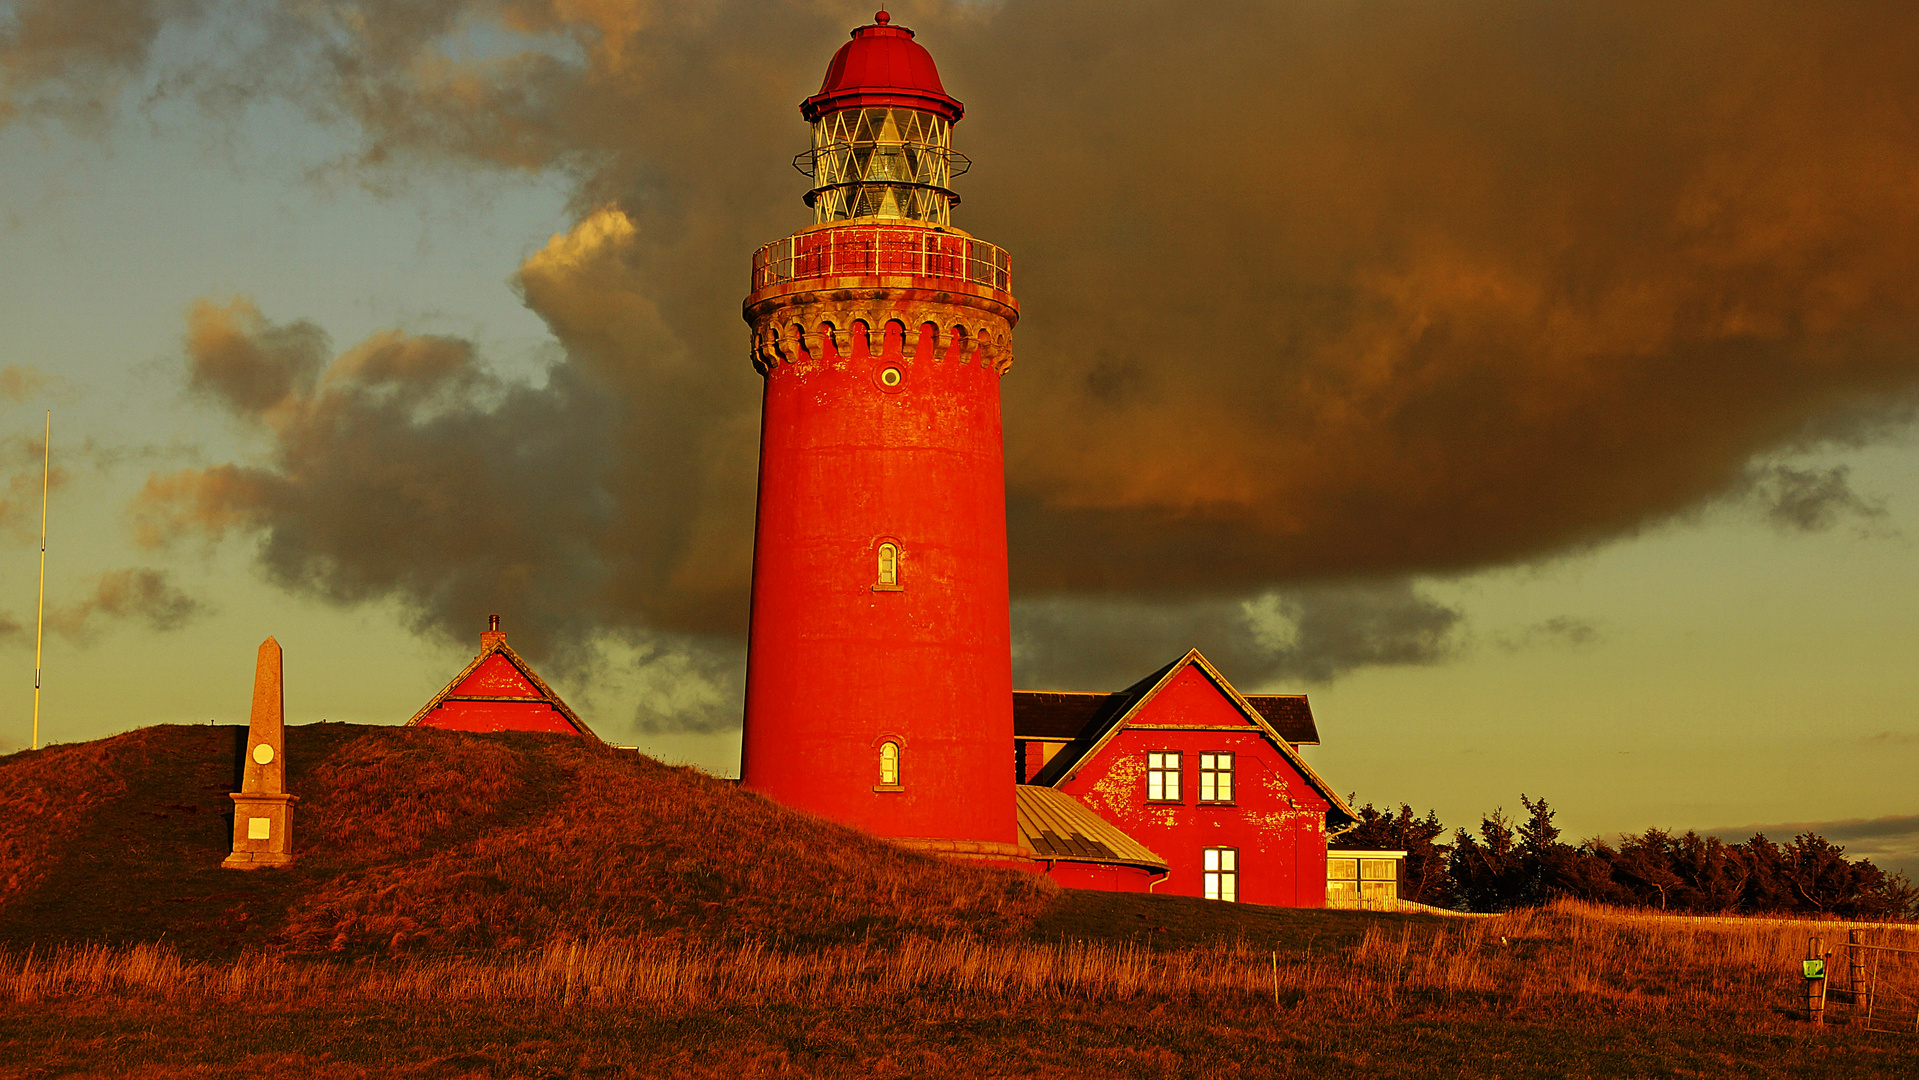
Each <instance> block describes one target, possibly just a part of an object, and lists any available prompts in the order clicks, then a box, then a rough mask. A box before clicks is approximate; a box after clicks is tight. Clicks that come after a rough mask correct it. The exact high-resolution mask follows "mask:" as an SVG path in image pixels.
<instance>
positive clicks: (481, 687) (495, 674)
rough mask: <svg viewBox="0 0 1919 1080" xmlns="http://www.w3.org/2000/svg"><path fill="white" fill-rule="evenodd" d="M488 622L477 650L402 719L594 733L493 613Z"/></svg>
mask: <svg viewBox="0 0 1919 1080" xmlns="http://www.w3.org/2000/svg"><path fill="white" fill-rule="evenodd" d="M488 626H489V629H488V630H487V631H486V632H485V633H483V634H481V635H480V655H478V656H476V657H474V658H473V662H472V663H470V664H468V665H467V666H466V668H465V670H463V671H461V672H460V673H459V674H458V675H455V676H454V677H453V681H452V682H450V683H447V684H446V689H444V690H441V691H440V692H439V693H438V694H435V695H434V696H433V700H431V701H429V702H427V703H426V706H425V707H424V708H422V709H421V710H420V711H419V712H417V713H414V714H413V719H411V720H408V721H407V724H408V725H409V726H411V725H413V724H418V725H420V726H422V727H437V728H448V729H450V730H453V731H547V732H556V733H558V734H562V735H584V736H586V737H587V738H589V739H597V738H599V736H597V735H595V734H593V730H592V729H591V728H589V727H587V726H586V722H585V721H583V720H581V719H580V718H579V716H577V715H576V714H575V713H574V712H573V710H572V709H569V708H567V706H566V702H564V701H561V700H560V695H558V694H556V693H554V692H553V688H552V687H550V686H548V685H547V684H546V680H544V679H542V678H540V677H539V676H538V675H535V674H534V673H533V669H532V668H531V667H529V666H528V665H527V662H526V661H525V660H522V659H520V654H519V653H516V652H514V651H513V648H512V646H510V645H508V644H507V643H506V635H505V634H503V633H501V632H500V617H499V616H498V615H494V616H492V617H491V618H490V619H488Z"/></svg>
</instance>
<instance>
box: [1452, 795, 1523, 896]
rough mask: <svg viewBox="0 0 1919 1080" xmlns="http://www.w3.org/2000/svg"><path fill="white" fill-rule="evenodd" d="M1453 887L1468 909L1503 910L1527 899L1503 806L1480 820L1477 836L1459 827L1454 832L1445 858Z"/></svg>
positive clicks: (1517, 851)
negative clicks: (1451, 846) (1449, 855)
mask: <svg viewBox="0 0 1919 1080" xmlns="http://www.w3.org/2000/svg"><path fill="white" fill-rule="evenodd" d="M1447 861H1448V864H1449V865H1450V867H1451V868H1452V874H1453V889H1454V890H1455V892H1456V893H1457V895H1458V897H1459V899H1460V900H1461V901H1463V902H1464V903H1465V904H1466V907H1467V909H1468V910H1470V911H1505V910H1506V909H1507V908H1511V907H1518V906H1520V905H1521V904H1524V903H1527V902H1528V900H1529V898H1528V896H1527V888H1526V885H1527V881H1526V867H1525V862H1524V856H1523V853H1522V852H1521V850H1520V847H1519V844H1518V842H1517V840H1516V839H1515V837H1514V835H1513V828H1512V822H1511V821H1510V820H1509V819H1507V817H1506V812H1505V810H1503V809H1499V810H1494V811H1493V812H1492V813H1490V814H1488V815H1486V816H1485V817H1483V818H1481V819H1480V821H1479V837H1478V838H1477V839H1475V838H1474V837H1473V835H1472V834H1471V833H1468V832H1467V831H1466V830H1464V829H1460V830H1459V831H1458V832H1456V833H1454V834H1453V850H1452V854H1451V857H1450V858H1449V859H1448V860H1447Z"/></svg>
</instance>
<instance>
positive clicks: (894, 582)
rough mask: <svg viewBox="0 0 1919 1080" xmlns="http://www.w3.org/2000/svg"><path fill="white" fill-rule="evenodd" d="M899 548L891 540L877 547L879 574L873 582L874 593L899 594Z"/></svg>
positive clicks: (900, 586)
mask: <svg viewBox="0 0 1919 1080" xmlns="http://www.w3.org/2000/svg"><path fill="white" fill-rule="evenodd" d="M903 588H904V586H902V585H901V584H900V546H899V545H898V544H895V543H894V542H892V541H891V540H886V541H883V542H881V544H880V546H879V574H878V576H877V577H876V578H875V579H874V581H873V591H874V592H900V591H901V590H902V589H903Z"/></svg>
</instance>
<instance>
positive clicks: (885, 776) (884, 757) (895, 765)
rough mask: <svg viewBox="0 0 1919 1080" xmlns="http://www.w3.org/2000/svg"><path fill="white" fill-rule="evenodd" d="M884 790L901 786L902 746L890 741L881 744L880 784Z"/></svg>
mask: <svg viewBox="0 0 1919 1080" xmlns="http://www.w3.org/2000/svg"><path fill="white" fill-rule="evenodd" d="M879 786H880V787H882V788H897V787H899V786H900V744H899V743H896V742H894V741H892V740H891V739H888V740H887V741H885V742H883V743H881V744H880V782H879Z"/></svg>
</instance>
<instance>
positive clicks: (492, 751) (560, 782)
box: [0, 724, 1056, 956]
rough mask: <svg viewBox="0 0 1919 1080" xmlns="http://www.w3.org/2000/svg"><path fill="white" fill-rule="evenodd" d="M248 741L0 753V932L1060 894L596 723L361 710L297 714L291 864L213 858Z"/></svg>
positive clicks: (504, 923)
mask: <svg viewBox="0 0 1919 1080" xmlns="http://www.w3.org/2000/svg"><path fill="white" fill-rule="evenodd" d="M244 736H245V729H244V728H238V727H213V726H208V727H187V726H171V725H169V726H159V727H150V728H144V729H141V730H138V731H133V732H129V733H127V734H124V735H119V736H116V737H113V738H110V739H103V740H100V741H97V742H91V743H81V744H75V745H59V746H52V747H48V748H45V749H42V750H38V751H31V752H22V753H16V754H13V755H10V756H8V757H5V758H0V947H6V946H12V947H14V948H25V947H26V946H27V945H29V944H32V943H39V944H41V945H45V944H47V943H50V942H58V941H95V942H108V943H131V942H138V941H155V940H159V939H160V938H161V937H162V935H164V936H165V940H166V941H168V942H171V943H172V944H173V945H174V946H175V947H177V948H179V949H180V950H182V951H183V952H184V953H186V954H187V955H189V956H216V955H227V954H231V953H234V952H236V951H239V950H242V949H247V948H272V949H276V950H289V951H293V952H297V953H340V952H345V953H350V954H360V953H378V952H401V951H414V950H446V949H481V948H490V947H512V946H517V945H526V944H534V943H540V942H544V941H547V940H549V939H551V938H554V937H556V936H560V937H566V936H582V935H593V934H597V935H615V936H619V935H632V934H641V933H644V934H649V935H656V936H657V935H662V934H665V935H687V936H695V937H699V938H702V939H709V940H713V939H717V940H729V941H730V940H755V941H765V942H771V943H775V944H779V945H782V946H797V945H804V944H806V943H809V942H818V941H839V940H849V939H852V938H859V937H879V938H884V937H889V936H897V935H900V934H905V933H933V934H940V933H953V932H965V933H970V934H981V935H985V936H988V937H995V936H1005V935H1008V934H1013V933H1017V932H1019V931H1021V930H1023V929H1025V928H1027V927H1028V926H1030V925H1031V924H1033V923H1034V922H1035V920H1037V919H1038V918H1039V916H1040V915H1041V913H1042V912H1043V911H1044V910H1045V909H1046V907H1047V905H1048V902H1049V900H1050V899H1051V897H1052V895H1053V894H1054V893H1055V892H1056V890H1054V889H1051V888H1050V887H1049V886H1047V885H1046V884H1045V883H1043V882H1039V881H1036V880H1034V879H1033V878H1031V877H1030V876H1028V875H1023V874H1013V873H1005V872H994V871H987V870H981V869H976V868H972V867H967V866H963V865H957V864H953V863H949V862H943V861H940V860H937V859H933V858H930V857H926V856H922V855H917V854H914V853H911V852H907V851H903V850H901V849H899V848H896V847H894V846H892V845H890V844H885V843H882V842H880V841H877V840H874V839H873V838H871V837H869V836H866V835H865V834H863V833H860V832H857V831H854V830H852V829H848V828H845V827H842V826H839V825H835V824H833V823H830V822H827V821H824V820H821V819H818V818H815V817H811V816H808V815H805V814H799V813H795V812H793V811H790V810H787V809H784V808H782V807H779V806H777V805H775V804H773V803H770V802H768V801H766V800H765V799H762V798H760V797H759V796H757V795H754V794H752V793H750V792H746V791H742V790H740V789H739V788H738V787H737V786H736V785H733V784H731V783H728V782H726V781H723V780H719V779H716V778H714V777H712V776H708V775H706V774H704V773H701V772H699V771H697V770H694V769H684V768H670V767H667V766H664V765H661V764H659V763H658V762H656V761H653V760H652V759H650V758H647V757H644V756H642V755H639V754H636V753H633V752H631V751H621V750H615V749H613V748H611V747H607V746H604V745H602V744H599V743H595V742H590V741H587V740H582V739H577V738H572V737H567V736H550V735H518V734H500V735H468V734H462V733H456V732H447V731H439V730H435V729H431V728H401V727H365V726H359V725H351V724H314V725H309V726H304V727H292V728H289V729H288V730H287V759H288V768H289V774H288V786H289V788H290V790H291V791H292V792H293V793H294V794H295V795H296V796H298V798H299V800H300V801H299V802H298V803H296V804H295V806H294V825H293V838H294V845H295V851H296V853H297V855H298V860H297V862H296V863H295V865H294V866H293V867H292V868H290V869H285V870H260V871H252V872H238V871H232V870H221V869H219V862H220V860H221V859H222V858H223V857H224V856H225V854H226V852H227V850H228V848H229V846H230V840H231V836H232V820H233V804H232V801H231V800H230V799H229V798H228V797H227V792H229V791H232V790H234V788H235V787H236V786H237V783H236V779H235V778H236V777H237V776H238V775H239V769H240V754H241V752H242V749H243V745H242V744H243V740H244Z"/></svg>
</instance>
